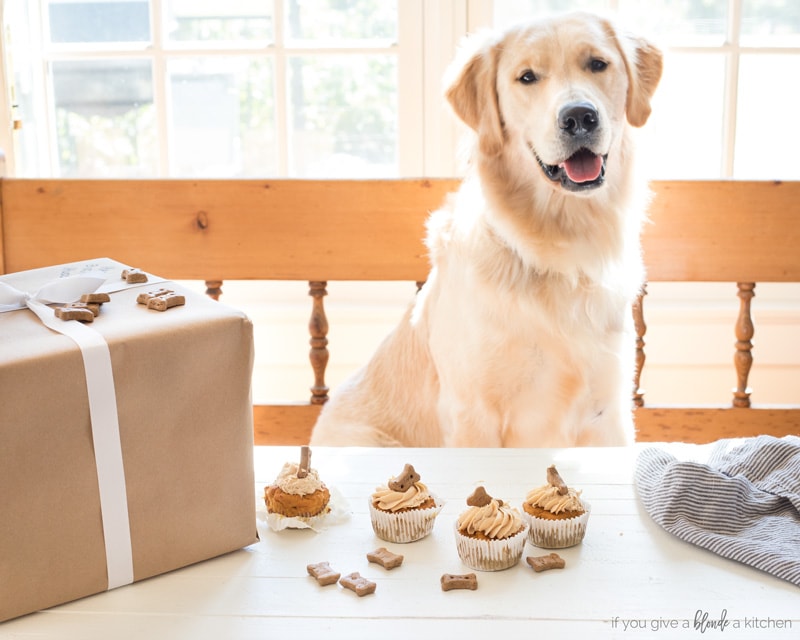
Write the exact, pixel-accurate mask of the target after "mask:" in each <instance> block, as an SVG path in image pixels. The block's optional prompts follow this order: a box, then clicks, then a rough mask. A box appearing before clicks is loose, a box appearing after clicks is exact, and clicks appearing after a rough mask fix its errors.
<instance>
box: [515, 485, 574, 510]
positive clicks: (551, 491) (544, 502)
mask: <svg viewBox="0 0 800 640" xmlns="http://www.w3.org/2000/svg"><path fill="white" fill-rule="evenodd" d="M580 495H581V492H580V491H576V490H575V489H569V490H568V491H567V493H565V494H564V495H563V496H562V495H560V494H559V492H558V487H554V486H552V485H549V484H546V485H544V486H542V487H538V488H537V489H532V490H531V491H530V492H528V495H527V496H525V502H526V503H528V504H529V505H531V506H534V507H539V508H541V509H544V510H545V511H549V512H550V513H563V512H565V511H583V510H584V509H583V503H582V502H581V499H580Z"/></svg>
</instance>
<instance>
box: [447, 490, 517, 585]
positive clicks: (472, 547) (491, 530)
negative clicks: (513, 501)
mask: <svg viewBox="0 0 800 640" xmlns="http://www.w3.org/2000/svg"><path fill="white" fill-rule="evenodd" d="M467 506H468V507H469V508H468V509H467V510H466V511H464V512H462V513H461V515H459V516H458V520H457V521H456V525H455V535H456V548H457V550H458V555H459V557H460V558H461V561H462V562H463V563H464V564H465V565H467V566H468V567H469V568H471V569H476V570H478V571H500V570H502V569H508V568H510V567H513V566H514V565H515V564H517V563H518V562H519V559H520V558H521V557H522V551H523V549H524V548H525V540H526V535H527V532H528V524H527V523H526V522H525V520H524V519H523V517H522V515H521V514H520V513H519V511H517V510H516V509H514V508H513V507H512V506H511V505H509V504H507V503H505V502H503V501H502V500H499V499H497V498H493V497H492V496H490V495H489V494H487V493H486V489H485V488H484V487H478V488H477V489H475V491H474V492H473V493H472V495H470V496H469V498H467Z"/></svg>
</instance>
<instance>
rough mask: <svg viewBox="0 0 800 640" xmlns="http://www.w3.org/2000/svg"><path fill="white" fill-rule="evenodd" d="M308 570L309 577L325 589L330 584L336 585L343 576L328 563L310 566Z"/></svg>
mask: <svg viewBox="0 0 800 640" xmlns="http://www.w3.org/2000/svg"><path fill="white" fill-rule="evenodd" d="M306 570H307V571H308V575H310V576H313V577H314V578H316V580H317V582H319V584H320V585H322V586H323V587H324V586H326V585H329V584H336V583H337V582H338V581H339V578H340V577H341V575H342V574H341V573H339V572H338V571H334V570H333V569H331V565H330V563H328V562H317V563H316V564H310V565H308V566H307V567H306Z"/></svg>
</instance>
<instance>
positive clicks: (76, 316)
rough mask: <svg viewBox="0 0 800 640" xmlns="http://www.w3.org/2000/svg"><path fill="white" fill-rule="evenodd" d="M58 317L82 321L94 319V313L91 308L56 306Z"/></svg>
mask: <svg viewBox="0 0 800 640" xmlns="http://www.w3.org/2000/svg"><path fill="white" fill-rule="evenodd" d="M55 313H56V318H61V319H62V320H80V321H81V322H92V321H94V314H93V313H92V312H91V311H90V310H89V309H81V308H79V307H56V311H55Z"/></svg>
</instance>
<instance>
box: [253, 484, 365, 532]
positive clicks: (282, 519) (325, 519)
mask: <svg viewBox="0 0 800 640" xmlns="http://www.w3.org/2000/svg"><path fill="white" fill-rule="evenodd" d="M328 489H329V491H330V492H331V498H330V500H329V501H328V505H327V506H326V507H325V508H324V509H323V510H322V512H321V513H318V514H317V515H315V516H284V515H281V514H280V513H270V512H269V511H267V508H266V505H265V504H264V496H263V495H262V494H260V493H259V494H258V495H257V496H256V519H257V520H260V521H263V522H264V523H266V525H267V526H268V527H269V528H270V529H272V530H273V531H282V530H283V529H312V530H313V531H316V532H320V531H323V530H324V529H327V528H328V527H329V526H331V525H335V524H339V523H342V522H345V521H346V520H347V519H348V518H349V517H350V513H349V511H348V504H347V500H346V499H345V498H344V496H342V494H341V493H339V491H338V490H337V489H335V488H334V487H328Z"/></svg>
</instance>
